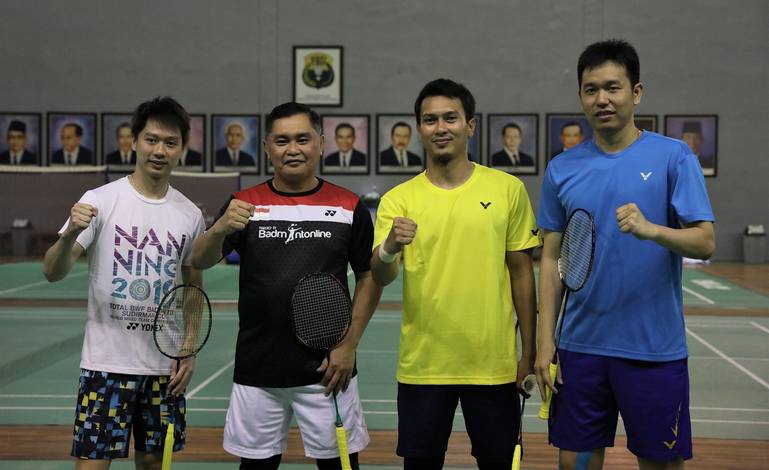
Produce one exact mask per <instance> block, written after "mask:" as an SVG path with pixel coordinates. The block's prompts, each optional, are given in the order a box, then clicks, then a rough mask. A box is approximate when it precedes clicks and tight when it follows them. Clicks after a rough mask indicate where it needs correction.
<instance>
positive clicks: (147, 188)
mask: <svg viewBox="0 0 769 470" xmlns="http://www.w3.org/2000/svg"><path fill="white" fill-rule="evenodd" d="M128 181H129V182H130V183H131V186H133V187H134V189H135V190H136V191H138V192H139V194H141V195H142V196H145V197H148V198H150V199H163V198H164V197H165V195H166V193H167V192H168V178H167V177H166V178H151V177H148V176H146V175H143V174H142V173H139V172H138V171H134V172H133V173H131V174H130V175H128Z"/></svg>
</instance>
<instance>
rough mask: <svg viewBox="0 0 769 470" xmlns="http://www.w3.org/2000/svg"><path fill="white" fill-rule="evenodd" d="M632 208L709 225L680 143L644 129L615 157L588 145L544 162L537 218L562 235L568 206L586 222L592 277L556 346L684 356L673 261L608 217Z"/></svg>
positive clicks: (697, 171)
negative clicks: (592, 234)
mask: <svg viewBox="0 0 769 470" xmlns="http://www.w3.org/2000/svg"><path fill="white" fill-rule="evenodd" d="M631 202H634V203H635V204H636V205H637V206H638V207H639V209H640V210H641V212H643V214H644V216H645V217H646V219H647V220H649V221H651V222H653V223H655V224H659V225H663V226H667V227H671V228H680V225H679V223H684V224H685V223H692V222H698V221H713V220H714V218H713V211H712V209H711V207H710V201H709V200H708V195H707V190H706V189H705V180H704V178H703V176H702V169H701V168H700V165H699V162H698V160H697V157H696V156H695V155H693V154H692V153H691V151H690V150H689V148H688V147H687V146H686V144H684V143H683V142H680V141H677V140H674V139H670V138H668V137H664V136H661V135H659V134H656V133H653V132H643V133H642V134H641V135H640V136H639V138H638V139H636V141H635V142H633V143H632V144H631V145H629V146H628V147H627V148H625V149H624V150H622V151H621V152H619V153H615V154H608V153H605V152H603V151H602V150H601V149H600V148H599V147H598V146H597V145H596V144H595V142H594V141H593V140H590V141H587V142H584V143H582V144H580V145H578V146H576V147H573V148H572V149H570V150H568V151H566V152H564V153H563V154H561V155H559V156H558V157H557V158H555V159H553V160H552V161H551V162H550V163H549V164H548V167H547V171H546V172H545V179H544V182H543V184H542V193H541V199H540V204H539V213H538V215H537V221H538V223H539V226H540V227H541V228H542V229H544V230H548V231H553V232H563V229H564V226H565V225H566V220H567V219H568V216H569V214H571V213H572V211H574V209H577V208H582V209H585V210H587V211H588V212H589V213H590V214H592V215H593V218H594V220H595V230H596V244H595V259H594V262H593V270H592V272H591V274H590V277H589V278H588V280H587V283H586V284H585V286H584V287H583V288H582V289H581V290H579V291H577V292H574V293H571V294H570V295H569V300H568V305H567V306H566V314H565V316H564V324H563V329H562V332H561V339H560V343H559V347H560V348H562V349H565V350H569V351H576V352H582V353H588V354H599V355H604V356H614V357H623V358H630V359H640V360H647V361H670V360H676V359H682V358H684V357H686V356H687V351H686V333H685V329H684V315H683V300H682V293H681V257H680V256H679V255H677V254H675V253H674V252H672V251H670V250H669V249H667V248H665V247H663V246H661V245H659V244H657V243H655V242H653V241H650V240H639V239H637V238H635V236H633V235H632V234H629V233H622V232H620V230H619V226H618V225H617V219H616V215H615V211H616V210H617V208H618V207H620V206H622V205H624V204H627V203H631Z"/></svg>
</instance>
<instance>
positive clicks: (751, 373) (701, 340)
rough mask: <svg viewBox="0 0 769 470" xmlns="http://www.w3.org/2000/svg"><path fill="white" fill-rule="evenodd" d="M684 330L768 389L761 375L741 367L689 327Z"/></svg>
mask: <svg viewBox="0 0 769 470" xmlns="http://www.w3.org/2000/svg"><path fill="white" fill-rule="evenodd" d="M686 332H687V333H689V334H690V335H691V336H692V337H693V338H694V339H696V340H697V341H699V342H700V343H702V344H703V345H704V346H705V347H707V348H708V349H710V350H711V351H713V352H714V353H716V354H718V355H719V356H720V357H721V358H723V359H724V360H726V361H727V362H729V363H730V364H731V365H733V366H734V367H736V368H737V369H739V370H741V371H742V372H744V373H745V374H746V375H747V376H748V377H750V378H751V379H753V380H755V381H756V382H758V383H759V384H761V385H763V386H764V387H765V388H767V389H769V383H767V382H766V381H765V380H764V379H762V378H761V377H759V376H757V375H756V374H754V373H753V372H751V371H749V370H748V369H746V368H745V367H743V366H742V365H741V364H740V363H738V362H737V361H735V360H734V359H732V358H731V357H729V356H727V355H726V354H724V353H722V352H721V351H720V350H719V349H718V348H716V347H715V346H713V345H712V344H710V343H708V342H707V341H705V340H704V339H702V338H701V337H700V336H699V335H698V334H696V333H694V332H693V331H692V330H690V329H689V328H687V329H686Z"/></svg>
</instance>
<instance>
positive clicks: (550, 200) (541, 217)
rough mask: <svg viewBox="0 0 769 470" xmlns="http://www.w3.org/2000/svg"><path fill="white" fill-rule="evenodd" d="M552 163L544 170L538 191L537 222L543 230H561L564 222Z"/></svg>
mask: <svg viewBox="0 0 769 470" xmlns="http://www.w3.org/2000/svg"><path fill="white" fill-rule="evenodd" d="M552 165H553V163H552V162H551V163H550V165H549V167H548V169H547V170H546V171H545V178H544V179H543V180H542V187H541V188H540V193H539V212H537V222H538V223H539V226H540V227H541V228H542V229H543V230H547V231H550V232H562V231H563V228H564V225H565V224H566V209H565V208H564V207H563V204H561V200H560V199H558V186H557V185H556V184H555V182H554V181H553V172H552V169H553V166H552Z"/></svg>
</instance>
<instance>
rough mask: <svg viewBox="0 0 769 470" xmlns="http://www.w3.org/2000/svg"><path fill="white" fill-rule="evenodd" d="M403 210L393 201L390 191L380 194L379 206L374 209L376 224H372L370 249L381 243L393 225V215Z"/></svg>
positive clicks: (396, 215) (398, 214) (395, 215)
mask: <svg viewBox="0 0 769 470" xmlns="http://www.w3.org/2000/svg"><path fill="white" fill-rule="evenodd" d="M402 215H404V214H403V211H402V210H401V208H400V206H399V205H398V204H396V203H395V201H394V198H393V197H392V195H391V194H390V193H387V194H385V195H384V196H382V199H381V200H380V201H379V207H378V208H377V211H376V224H375V225H374V243H373V244H372V245H371V251H373V250H374V247H376V246H377V245H379V244H381V243H382V242H383V241H384V240H385V238H387V235H389V233H390V229H391V228H392V226H393V219H394V218H395V217H399V216H402Z"/></svg>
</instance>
